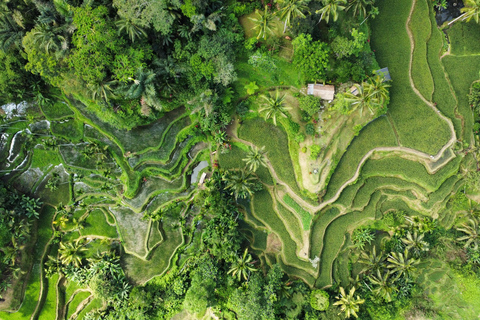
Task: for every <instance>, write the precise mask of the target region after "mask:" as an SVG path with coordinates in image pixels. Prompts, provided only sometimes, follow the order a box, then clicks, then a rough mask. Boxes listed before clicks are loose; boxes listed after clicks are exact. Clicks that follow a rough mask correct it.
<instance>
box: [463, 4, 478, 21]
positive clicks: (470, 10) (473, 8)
mask: <svg viewBox="0 0 480 320" xmlns="http://www.w3.org/2000/svg"><path fill="white" fill-rule="evenodd" d="M463 3H464V4H465V7H463V8H462V9H460V11H461V12H463V13H464V15H463V19H462V20H467V22H468V21H470V20H472V18H473V19H474V20H475V22H476V23H478V16H479V15H480V0H465V1H464V2H463Z"/></svg>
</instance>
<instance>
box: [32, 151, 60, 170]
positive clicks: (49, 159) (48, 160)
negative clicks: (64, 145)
mask: <svg viewBox="0 0 480 320" xmlns="http://www.w3.org/2000/svg"><path fill="white" fill-rule="evenodd" d="M59 164H60V157H59V154H58V151H56V150H44V149H40V148H34V149H33V158H32V164H31V165H30V166H31V167H32V168H46V167H48V166H50V165H52V166H56V165H59Z"/></svg>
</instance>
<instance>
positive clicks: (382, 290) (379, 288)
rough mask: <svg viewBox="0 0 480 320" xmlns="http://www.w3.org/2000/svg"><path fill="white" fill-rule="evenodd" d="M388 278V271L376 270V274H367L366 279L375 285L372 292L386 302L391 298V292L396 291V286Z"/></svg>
mask: <svg viewBox="0 0 480 320" xmlns="http://www.w3.org/2000/svg"><path fill="white" fill-rule="evenodd" d="M389 278H390V272H383V273H382V272H380V270H377V274H376V275H373V276H368V279H369V280H370V282H372V284H374V285H375V286H376V287H375V288H374V289H373V290H372V292H373V293H374V294H375V295H377V296H378V297H381V298H383V299H384V300H385V301H386V302H391V301H392V300H393V294H394V293H395V292H396V291H397V288H396V287H395V286H394V285H393V281H392V280H391V279H389Z"/></svg>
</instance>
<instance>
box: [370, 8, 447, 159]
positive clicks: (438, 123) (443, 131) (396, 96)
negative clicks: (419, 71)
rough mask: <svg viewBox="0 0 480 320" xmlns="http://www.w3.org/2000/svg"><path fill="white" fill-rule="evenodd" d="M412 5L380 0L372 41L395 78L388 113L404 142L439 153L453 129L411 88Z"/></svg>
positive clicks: (379, 59) (379, 58) (381, 59)
mask: <svg viewBox="0 0 480 320" xmlns="http://www.w3.org/2000/svg"><path fill="white" fill-rule="evenodd" d="M411 4H412V2H411V0H396V1H382V2H379V3H378V7H379V10H380V14H379V15H378V17H376V18H375V19H374V20H372V21H371V22H370V23H371V25H372V42H371V43H372V47H373V48H374V49H375V50H376V56H377V60H378V62H379V64H380V66H382V67H388V68H389V70H390V75H391V76H392V79H393V83H392V87H391V88H390V104H389V106H388V108H389V111H388V112H389V114H390V115H391V117H392V119H393V121H394V123H395V126H396V128H397V131H398V135H399V138H400V141H401V143H402V145H403V146H405V147H409V148H413V149H417V150H420V151H423V152H426V153H429V154H436V153H437V152H438V151H439V150H440V149H441V148H442V147H443V145H445V143H447V141H448V140H449V139H450V132H449V129H448V125H447V124H446V123H445V122H444V121H443V120H441V119H440V118H439V117H438V116H437V115H436V113H435V111H433V110H432V109H431V108H429V107H428V106H426V105H425V104H424V103H423V102H422V100H421V99H420V98H419V97H418V96H417V95H416V94H415V93H414V92H413V90H412V88H411V87H410V81H409V77H408V70H409V61H410V40H409V39H408V35H407V32H406V28H405V24H406V21H407V17H408V15H409V12H410V8H411ZM412 28H416V25H414V26H412Z"/></svg>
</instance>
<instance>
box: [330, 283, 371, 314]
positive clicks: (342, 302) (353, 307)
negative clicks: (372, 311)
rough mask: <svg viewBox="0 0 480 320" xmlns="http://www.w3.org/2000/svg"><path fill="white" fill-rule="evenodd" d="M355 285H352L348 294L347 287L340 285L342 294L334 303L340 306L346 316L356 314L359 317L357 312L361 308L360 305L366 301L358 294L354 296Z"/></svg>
mask: <svg viewBox="0 0 480 320" xmlns="http://www.w3.org/2000/svg"><path fill="white" fill-rule="evenodd" d="M354 294H355V287H352V288H351V289H350V291H349V292H348V294H346V293H345V289H343V287H340V294H339V295H338V296H336V297H335V298H336V299H337V300H338V301H336V302H335V303H334V304H333V305H334V306H340V310H341V311H342V312H343V313H344V314H345V317H346V318H350V317H351V316H354V317H355V318H358V314H357V312H358V311H359V310H360V305H361V304H363V303H364V302H365V300H364V299H360V297H359V296H358V295H357V296H356V297H354Z"/></svg>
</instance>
